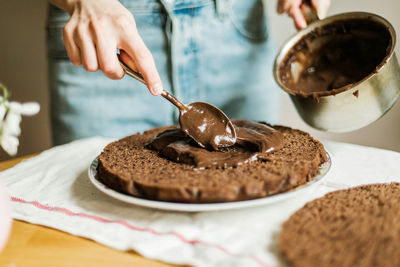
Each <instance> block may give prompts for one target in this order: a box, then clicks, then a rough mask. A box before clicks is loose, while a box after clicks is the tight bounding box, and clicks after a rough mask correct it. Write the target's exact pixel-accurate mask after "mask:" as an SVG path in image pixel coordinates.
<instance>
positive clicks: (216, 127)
mask: <svg viewBox="0 0 400 267" xmlns="http://www.w3.org/2000/svg"><path fill="white" fill-rule="evenodd" d="M118 58H119V61H120V63H121V66H122V68H123V69H124V70H125V73H126V74H128V75H129V76H131V77H132V78H135V79H136V80H138V81H140V82H142V83H143V84H146V83H145V80H144V78H143V76H142V74H141V73H139V72H136V71H133V70H132V69H131V68H130V67H129V66H128V65H127V64H125V63H124V62H123V61H122V60H121V58H120V56H119V55H118ZM161 96H163V97H164V98H165V99H167V100H168V101H169V102H171V103H172V104H173V105H175V106H176V107H177V108H178V109H179V124H180V126H181V129H182V131H183V132H184V133H185V134H187V135H188V136H190V137H191V138H192V139H193V140H194V141H196V143H197V144H198V145H199V146H200V147H203V148H208V149H213V150H218V149H219V148H221V147H228V146H232V145H234V144H235V143H236V131H235V127H234V126H233V124H232V122H231V121H230V120H229V118H228V117H227V116H226V115H225V113H224V112H223V111H222V110H220V109H219V108H217V107H215V106H213V105H211V104H209V103H205V102H194V103H191V104H189V105H185V104H182V103H181V102H180V101H179V100H178V99H177V98H176V97H174V96H173V95H171V94H170V93H168V92H167V91H165V90H164V91H162V93H161Z"/></svg>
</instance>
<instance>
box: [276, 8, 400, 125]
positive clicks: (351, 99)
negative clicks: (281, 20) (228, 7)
mask: <svg viewBox="0 0 400 267" xmlns="http://www.w3.org/2000/svg"><path fill="white" fill-rule="evenodd" d="M349 22H351V23H353V22H355V23H354V25H352V24H351V23H350V24H349ZM340 25H342V26H340ZM362 25H364V26H362ZM365 25H371V27H370V26H365ZM357 27H359V28H357ZM374 30H375V31H376V34H377V36H380V35H382V36H386V37H387V39H388V40H387V47H385V48H383V49H384V50H383V56H382V58H381V60H379V62H378V63H377V64H376V66H375V67H374V68H373V70H371V71H370V72H368V73H365V75H364V76H362V77H361V78H359V79H358V80H356V81H352V82H351V83H350V84H347V85H343V86H341V87H334V86H332V88H329V90H323V91H321V92H315V91H314V92H312V93H310V92H308V93H299V91H298V90H297V89H296V88H294V87H295V86H289V85H288V83H287V82H285V75H284V69H285V68H284V66H285V64H288V62H289V61H290V60H292V61H293V57H297V55H296V53H297V52H298V51H300V50H301V49H300V48H301V47H299V44H301V45H302V46H303V48H304V46H306V48H307V49H309V50H313V49H314V50H316V49H321V47H323V46H325V45H329V43H332V41H335V38H341V37H340V34H347V35H348V34H349V33H350V34H353V33H354V36H356V38H355V42H363V38H366V39H365V40H368V38H370V37H368V35H371V33H372V34H374V32H373V31H374ZM330 32H332V34H330ZM357 36H359V37H360V38H358V37H357ZM386 37H385V38H386ZM395 45H396V33H395V30H394V29H393V26H392V25H391V24H390V23H389V22H388V21H387V20H385V19H384V18H382V17H380V16H378V15H375V14H371V13H365V12H353V13H345V14H340V15H336V16H332V17H328V18H326V19H324V20H318V21H315V22H313V23H311V24H310V25H309V26H308V27H307V28H305V29H303V30H301V31H299V32H298V33H297V34H295V35H294V36H293V37H291V38H290V39H289V41H288V42H286V44H285V45H284V46H283V48H282V49H281V51H280V52H279V54H278V56H277V57H276V60H275V65H274V76H275V80H276V82H277V83H278V85H279V86H280V87H281V88H282V89H283V90H284V91H285V92H287V93H289V95H290V97H291V99H292V101H293V103H294V105H295V107H296V109H297V111H298V113H299V114H300V116H301V117H302V119H303V120H304V121H305V122H306V123H308V124H309V125H311V126H312V127H314V128H317V129H320V130H323V131H328V132H348V131H352V130H356V129H359V128H362V127H364V126H366V125H368V124H370V123H372V122H374V121H375V120H377V119H378V118H380V117H381V116H383V115H384V114H385V113H386V112H387V111H389V109H390V108H391V107H392V106H393V105H394V104H395V102H396V100H397V99H398V97H399V95H400V68H399V64H398V61H397V58H396V55H395V52H394V49H395ZM360 47H361V50H362V49H363V46H362V44H361V46H360ZM335 49H336V48H335V46H333V47H331V48H329V49H327V50H326V51H328V52H327V53H325V55H322V56H325V57H326V56H327V57H329V56H331V55H335V53H338V51H336V50H335ZM347 52H348V51H347ZM356 52H357V53H358V52H359V51H356ZM377 53H378V51H372V52H371V51H369V54H366V55H365V56H366V57H368V56H369V55H371V56H376V55H377ZM298 58H301V56H298ZM302 58H303V61H304V62H306V63H304V64H305V65H307V62H308V61H310V60H312V59H311V58H310V57H307V55H303V56H302ZM291 64H292V65H291V71H292V73H289V76H290V79H295V80H296V79H301V77H300V78H299V75H300V74H299V73H300V72H301V71H302V70H304V68H309V69H310V72H312V71H314V69H313V67H310V66H301V64H298V63H296V62H292V63H291ZM359 67H360V68H362V67H364V65H363V64H360V66H359ZM307 71H308V69H307ZM344 75H346V73H344ZM286 76H287V75H286ZM339 80H340V77H338V78H337V81H338V82H339V84H340V81H339ZM335 82H336V81H334V82H333V83H335Z"/></svg>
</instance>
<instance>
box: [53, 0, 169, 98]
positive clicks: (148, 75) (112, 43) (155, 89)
mask: <svg viewBox="0 0 400 267" xmlns="http://www.w3.org/2000/svg"><path fill="white" fill-rule="evenodd" d="M50 2H51V3H52V4H54V5H56V6H58V7H59V8H62V9H64V10H65V11H67V12H68V13H69V14H70V15H71V18H70V19H69V21H68V23H67V24H66V25H65V27H64V32H63V36H64V44H65V48H66V50H67V53H68V56H69V58H70V60H71V62H72V63H73V64H74V65H77V66H79V65H83V66H84V68H85V69H86V70H87V71H91V72H93V71H97V70H101V71H102V72H103V73H104V74H105V75H106V76H107V77H109V78H111V79H121V78H122V77H123V76H124V70H123V69H122V67H121V65H120V63H119V61H118V57H117V54H116V52H117V49H120V50H123V51H125V52H126V54H125V55H124V56H123V59H130V60H129V62H126V63H127V64H128V65H129V66H130V67H131V68H132V69H134V70H136V71H138V72H140V73H141V74H142V75H143V78H144V79H145V81H146V84H147V87H148V88H149V90H150V92H151V93H152V94H153V95H159V94H161V92H162V90H163V86H162V83H161V79H160V76H159V74H158V71H157V69H156V65H155V63H154V59H153V56H152V55H151V53H150V51H149V49H148V48H147V47H146V45H145V44H144V42H143V40H142V38H141V37H140V36H139V33H138V30H137V29H136V24H135V19H134V17H133V15H132V14H131V13H130V12H129V11H128V10H127V9H126V8H125V7H124V6H123V5H122V4H121V3H120V2H119V1H118V0H50ZM124 61H125V60H124Z"/></svg>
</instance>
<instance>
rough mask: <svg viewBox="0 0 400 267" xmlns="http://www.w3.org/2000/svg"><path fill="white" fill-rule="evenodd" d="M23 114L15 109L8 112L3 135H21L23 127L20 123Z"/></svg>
mask: <svg viewBox="0 0 400 267" xmlns="http://www.w3.org/2000/svg"><path fill="white" fill-rule="evenodd" d="M21 119H22V118H21V115H20V114H19V113H17V112H15V111H14V110H12V109H10V111H9V112H8V113H7V117H6V119H5V121H4V125H3V136H7V135H14V136H19V135H20V134H21V128H20V127H19V124H20V123H21Z"/></svg>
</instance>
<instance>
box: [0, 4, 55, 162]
mask: <svg viewBox="0 0 400 267" xmlns="http://www.w3.org/2000/svg"><path fill="white" fill-rule="evenodd" d="M46 5H47V2H46V0H35V1H30V0H18V1H13V0H0V82H2V83H4V84H5V85H6V86H7V87H8V88H9V90H10V91H11V94H12V96H11V99H12V100H16V101H21V102H25V101H38V102H39V103H40V105H41V111H40V113H39V114H38V115H36V116H34V117H24V118H23V119H22V125H21V126H22V135H21V138H20V148H19V151H18V155H26V154H30V153H34V152H39V151H41V150H44V149H47V148H49V147H50V146H51V144H50V124H49V119H48V116H49V108H48V103H49V97H48V89H47V80H46V78H47V66H46V51H45V19H46V16H45V14H46ZM6 158H8V156H7V155H6V154H5V153H4V152H3V151H2V150H1V149H0V160H4V159H6Z"/></svg>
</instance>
